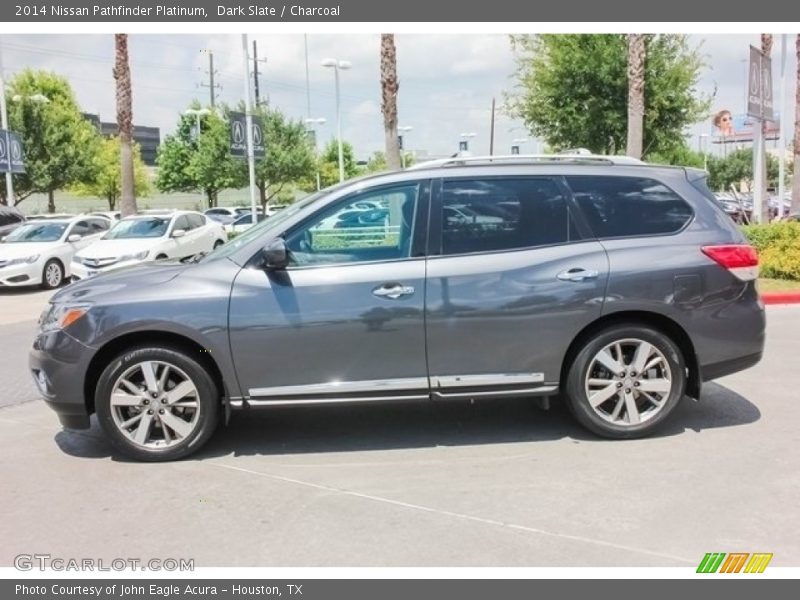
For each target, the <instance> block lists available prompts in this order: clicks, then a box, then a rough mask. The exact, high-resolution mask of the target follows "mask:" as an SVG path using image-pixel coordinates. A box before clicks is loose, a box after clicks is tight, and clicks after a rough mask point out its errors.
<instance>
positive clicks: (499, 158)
mask: <svg viewBox="0 0 800 600" xmlns="http://www.w3.org/2000/svg"><path fill="white" fill-rule="evenodd" d="M495 163H497V164H520V165H525V164H531V163H542V164H547V163H572V164H582V165H592V164H594V165H598V164H599V165H643V164H645V163H644V162H642V161H641V160H638V159H635V158H631V157H630V156H611V155H604V154H585V153H583V152H579V153H561V154H502V155H492V156H452V157H450V158H441V159H437V160H429V161H426V162H420V163H417V164H414V165H411V166H410V167H408V168H407V169H406V170H407V171H410V170H413V171H419V170H425V169H437V168H440V167H460V166H468V165H472V166H480V165H488V164H495Z"/></svg>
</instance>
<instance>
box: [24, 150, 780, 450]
mask: <svg viewBox="0 0 800 600" xmlns="http://www.w3.org/2000/svg"><path fill="white" fill-rule="evenodd" d="M704 177H705V173H704V172H702V171H695V170H692V169H684V168H675V167H661V166H654V165H649V164H645V163H641V162H639V161H634V160H631V159H626V158H624V157H601V156H591V155H585V154H568V155H554V156H536V157H525V156H510V157H470V158H465V157H456V158H452V159H445V160H441V161H434V162H430V163H425V164H421V165H419V166H417V167H414V168H411V169H407V170H405V171H400V172H394V173H385V174H381V175H377V176H371V177H367V178H364V179H359V180H352V181H347V182H345V183H343V184H340V185H337V186H334V187H331V188H328V189H327V190H323V191H321V192H319V193H317V194H315V195H313V196H310V197H308V198H306V199H304V200H302V201H299V202H297V203H295V204H294V205H292V206H290V207H288V208H286V209H284V210H283V211H281V212H279V213H277V214H276V215H274V216H272V217H270V218H269V219H266V220H265V221H263V222H261V223H259V224H258V225H256V226H254V227H252V228H250V229H248V230H247V231H246V232H245V233H243V234H242V235H240V236H238V237H237V238H235V239H234V240H233V241H231V242H229V243H227V244H225V245H224V246H222V247H220V248H218V249H216V250H214V251H213V252H211V253H209V254H207V255H205V256H203V257H200V258H198V259H197V260H194V261H190V262H184V263H176V262H172V263H170V262H156V263H152V264H147V265H142V266H138V267H132V268H128V269H121V270H119V271H117V272H111V273H108V274H103V275H99V276H98V277H96V278H93V279H90V280H86V281H79V282H77V283H73V284H72V285H69V286H68V287H66V288H64V289H62V290H61V291H60V292H58V293H57V294H55V296H53V298H52V300H51V301H50V304H49V306H48V308H47V309H46V310H45V311H44V313H43V314H42V316H41V319H40V331H39V332H38V335H37V336H36V339H35V341H34V344H33V350H32V351H31V355H30V368H31V370H32V373H33V377H34V380H35V382H36V385H37V386H38V388H39V390H40V392H41V394H42V395H43V396H44V398H45V400H46V401H47V403H48V404H49V405H50V406H51V407H52V408H53V409H54V410H55V411H56V413H58V416H59V418H60V420H61V423H62V424H63V425H64V426H65V427H68V428H86V427H88V426H89V416H90V415H91V414H92V413H96V414H97V419H98V421H99V423H100V425H101V426H102V428H103V429H104V430H105V433H106V434H107V435H108V437H109V438H110V439H111V441H112V442H113V444H114V446H116V448H117V449H118V450H119V451H121V452H123V453H124V454H127V455H129V456H131V457H135V458H137V459H141V460H151V461H158V460H171V459H177V458H181V457H185V456H187V455H189V454H190V453H192V452H194V451H196V450H197V449H199V448H200V447H201V446H203V444H204V443H205V442H206V441H207V440H208V439H209V437H210V436H211V435H212V433H213V432H214V430H215V428H216V426H217V423H218V421H219V420H220V417H221V415H223V414H225V415H227V414H229V411H230V410H242V411H251V410H253V409H255V408H260V407H271V406H285V405H299V406H302V405H307V404H320V403H326V404H327V403H348V402H381V401H397V400H408V401H433V402H441V401H448V400H462V401H463V400H470V399H476V400H477V399H481V400H491V399H496V398H506V397H511V396H516V397H525V398H532V399H534V398H535V397H537V396H538V397H559V398H563V399H564V401H566V403H567V404H568V405H569V408H570V409H571V411H572V413H573V414H574V416H575V418H576V419H577V420H578V421H579V422H580V423H581V424H582V425H584V426H585V427H586V428H588V429H590V430H591V431H593V432H594V433H595V434H598V435H600V436H604V437H609V438H633V437H639V436H644V435H647V434H649V433H651V432H652V431H654V430H655V429H656V428H657V427H658V426H660V425H661V424H662V423H663V422H664V421H665V420H666V419H667V418H668V417H669V415H670V413H672V412H673V410H675V407H676V406H677V405H678V403H679V402H680V401H681V399H682V398H683V397H684V396H685V395H688V396H691V397H694V398H698V397H699V395H700V388H701V384H702V382H703V381H707V380H709V379H713V378H715V377H720V376H723V375H727V374H729V373H733V372H735V371H739V370H741V369H746V368H748V367H750V366H752V365H754V364H756V363H757V362H758V361H759V359H760V358H761V354H762V350H763V347H764V326H765V318H764V307H763V304H762V303H761V301H760V300H759V296H758V294H757V291H756V284H755V279H756V276H757V273H758V256H757V254H756V251H755V250H754V249H753V248H752V247H751V246H749V245H747V243H746V241H745V238H744V236H743V235H742V233H741V232H740V231H739V230H738V228H737V226H736V225H735V224H734V223H733V221H732V220H731V219H730V218H729V217H728V216H727V215H726V214H725V212H724V211H723V210H722V209H721V208H720V207H719V206H718V205H717V203H716V201H715V200H714V197H713V195H712V194H711V193H710V192H709V191H708V189H707V187H706V184H705V180H704ZM365 207H366V208H365Z"/></svg>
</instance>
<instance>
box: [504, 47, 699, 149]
mask: <svg viewBox="0 0 800 600" xmlns="http://www.w3.org/2000/svg"><path fill="white" fill-rule="evenodd" d="M511 43H512V48H513V50H514V53H515V56H516V61H517V73H516V77H517V86H516V90H515V91H514V92H512V93H509V94H506V104H507V106H508V107H509V112H510V113H511V114H512V115H514V116H516V117H519V118H521V119H522V120H523V121H524V122H525V123H526V125H527V126H528V128H529V129H530V131H531V132H532V133H533V134H534V135H536V136H538V137H540V138H543V139H545V140H546V142H547V143H548V144H549V145H551V146H553V147H555V148H557V149H564V148H574V147H585V148H588V149H590V150H592V151H593V152H597V153H611V154H616V153H618V152H622V151H623V150H624V149H625V144H626V138H627V117H628V105H627V100H628V78H627V69H628V40H627V36H626V35H617V34H580V35H561V34H559V35H550V34H547V35H535V36H534V35H514V36H511ZM645 54H646V56H647V60H646V61H645V66H644V145H643V156H645V157H646V156H648V155H649V154H650V153H653V152H665V151H670V149H671V148H673V147H675V146H680V145H682V144H684V141H683V131H684V129H685V127H686V126H687V125H690V124H692V123H695V122H696V121H698V120H699V119H701V118H702V117H703V116H704V115H705V114H706V113H707V112H708V108H709V105H710V102H709V99H707V98H703V97H701V96H699V95H698V93H697V91H696V89H695V87H696V84H697V80H698V77H699V75H700V70H701V68H702V67H703V61H702V58H701V56H700V53H699V51H698V50H697V49H692V48H690V47H689V45H688V42H687V38H686V36H684V35H647V36H645Z"/></svg>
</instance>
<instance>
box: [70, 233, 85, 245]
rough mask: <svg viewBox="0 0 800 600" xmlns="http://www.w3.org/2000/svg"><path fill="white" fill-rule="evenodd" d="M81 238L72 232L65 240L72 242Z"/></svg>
mask: <svg viewBox="0 0 800 600" xmlns="http://www.w3.org/2000/svg"><path fill="white" fill-rule="evenodd" d="M82 239H83V237H82V236H80V235H78V234H77V233H73V234H72V235H71V236H69V237H68V238H67V241H68V242H70V243H72V242H80V241H81V240H82Z"/></svg>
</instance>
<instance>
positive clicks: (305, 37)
mask: <svg viewBox="0 0 800 600" xmlns="http://www.w3.org/2000/svg"><path fill="white" fill-rule="evenodd" d="M303 45H304V46H305V50H306V118H308V119H310V118H311V80H310V79H309V76H308V34H307V33H304V34H303ZM317 189H319V188H317Z"/></svg>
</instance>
